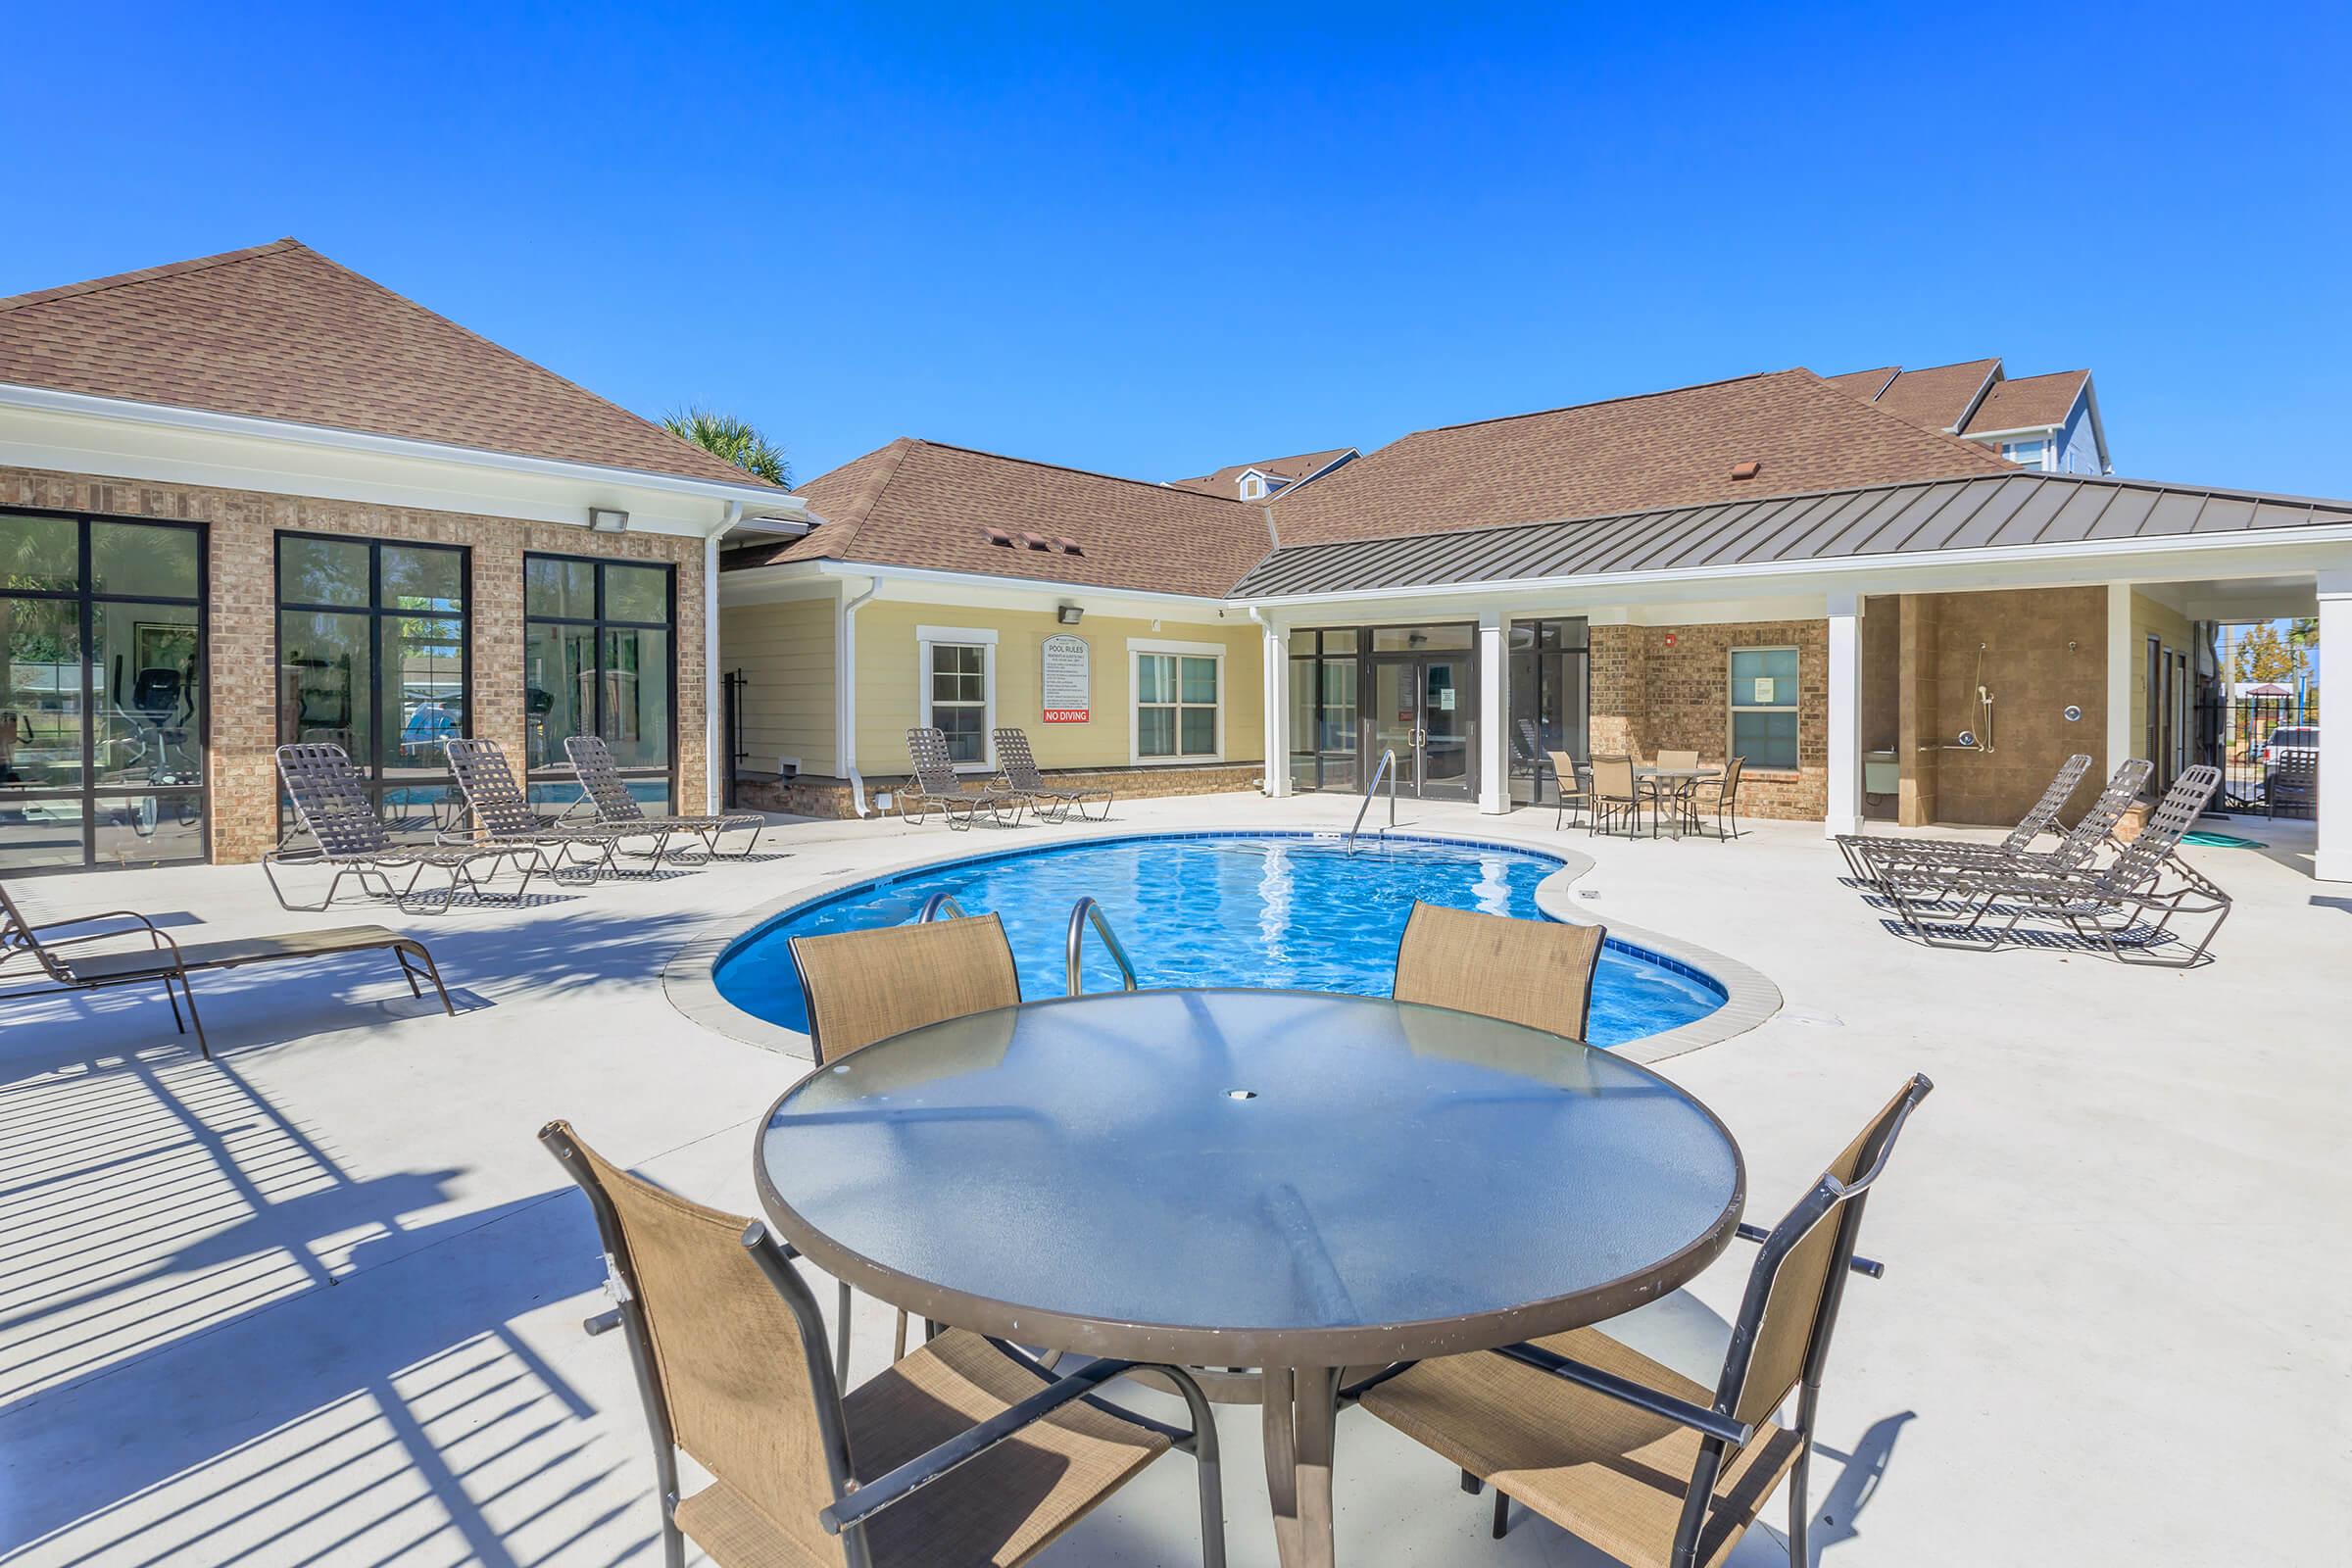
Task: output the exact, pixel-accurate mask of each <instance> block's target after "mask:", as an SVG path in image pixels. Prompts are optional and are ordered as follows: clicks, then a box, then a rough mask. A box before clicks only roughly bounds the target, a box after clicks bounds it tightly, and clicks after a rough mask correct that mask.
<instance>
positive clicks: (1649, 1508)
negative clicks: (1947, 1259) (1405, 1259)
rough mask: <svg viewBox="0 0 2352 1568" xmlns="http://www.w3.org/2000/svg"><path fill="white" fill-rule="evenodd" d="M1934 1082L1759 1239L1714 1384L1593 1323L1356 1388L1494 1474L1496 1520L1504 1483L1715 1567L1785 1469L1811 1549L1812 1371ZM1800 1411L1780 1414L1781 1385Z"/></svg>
mask: <svg viewBox="0 0 2352 1568" xmlns="http://www.w3.org/2000/svg"><path fill="white" fill-rule="evenodd" d="M1934 1087H1935V1086H1934V1085H1933V1084H1931V1083H1930V1082H1929V1081H1928V1080H1927V1079H1926V1078H1924V1077H1914V1078H1913V1079H1912V1080H1911V1081H1910V1082H1909V1083H1907V1084H1905V1085H1904V1086H1903V1089H1902V1091H1901V1093H1899V1094H1897V1095H1896V1096H1895V1097H1894V1099H1893V1100H1891V1101H1889V1102H1888V1103H1887V1106H1886V1108H1885V1109H1883V1110H1881V1111H1880V1112H1879V1113H1878V1114H1877V1115H1876V1116H1874V1117H1873V1118H1871V1121H1870V1124H1869V1125H1868V1126H1867V1127H1865V1128H1863V1129H1862V1133H1861V1135H1860V1136H1859V1137H1857V1138H1856V1139H1855V1140H1854V1141H1853V1142H1852V1143H1851V1144H1848V1145H1847V1146H1846V1148H1845V1151H1844V1152H1842V1153H1840V1154H1839V1155H1838V1157H1837V1159H1835V1160H1833V1161H1832V1162H1831V1163H1830V1166H1829V1168H1828V1169H1827V1170H1826V1171H1824V1172H1823V1173H1822V1176H1821V1179H1820V1180H1819V1181H1817V1182H1816V1183H1814V1185H1813V1187H1812V1190H1811V1191H1809V1192H1807V1193H1806V1194H1805V1196H1804V1197H1803V1198H1802V1199H1801V1200H1799V1201H1798V1202H1797V1204H1796V1206H1795V1207H1794V1208H1792V1209H1790V1210H1789V1213H1788V1215H1787V1216H1786V1217H1785V1218H1784V1219H1782V1221H1781V1222H1780V1224H1778V1225H1776V1226H1774V1227H1773V1228H1772V1229H1771V1230H1770V1231H1765V1230H1762V1229H1759V1228H1758V1227H1756V1226H1753V1225H1741V1226H1740V1231H1739V1234H1740V1238H1741V1239H1742V1240H1745V1241H1750V1242H1754V1243H1757V1244H1758V1248H1757V1253H1756V1260H1755V1263H1754V1264H1753V1265H1752V1266H1751V1267H1750V1269H1749V1270H1748V1277H1747V1291H1746V1295H1745V1296H1744V1297H1743V1298H1742V1299H1741V1301H1740V1315H1739V1318H1738V1320H1737V1322H1736V1323H1735V1324H1734V1326H1733V1329H1732V1335H1731V1342H1730V1348H1729V1350H1728V1351H1727V1352H1726V1354H1725V1356H1724V1360H1723V1368H1722V1372H1721V1374H1720V1375H1719V1376H1718V1377H1717V1379H1716V1383H1715V1387H1714V1389H1713V1390H1711V1391H1710V1390H1709V1389H1707V1388H1706V1387H1704V1386H1703V1385H1701V1384H1699V1383H1696V1382H1693V1381H1692V1380H1691V1379H1689V1378H1686V1377H1684V1376H1683V1375H1682V1374H1680V1373H1678V1372H1675V1371H1673V1370H1671V1369H1670V1368H1668V1367H1666V1366H1664V1365H1662V1364H1660V1363H1659V1362H1656V1361H1653V1360H1651V1359H1650V1358H1649V1357H1647V1356H1645V1355H1642V1354H1641V1353H1640V1352H1639V1351H1636V1350H1634V1349H1632V1348H1629V1347H1627V1346H1626V1345H1624V1344H1622V1343H1620V1342H1619V1341H1617V1340H1615V1339H1612V1338H1610V1336H1609V1335H1608V1334H1607V1333H1605V1332H1603V1331H1602V1330H1600V1329H1598V1328H1585V1329H1573V1330H1571V1331H1569V1332H1568V1333H1566V1334H1555V1335H1552V1336H1550V1337H1549V1338H1546V1339H1542V1340H1536V1341H1533V1342H1530V1343H1528V1344H1524V1345H1511V1346H1505V1347H1503V1348H1501V1349H1498V1350H1487V1351H1480V1352H1477V1353H1474V1354H1469V1355H1449V1356H1446V1357H1444V1358H1442V1359H1439V1360H1435V1361H1423V1362H1420V1363H1418V1364H1415V1365H1411V1366H1406V1367H1391V1368H1389V1369H1387V1370H1386V1371H1384V1372H1381V1373H1378V1374H1376V1375H1374V1376H1373V1377H1371V1378H1368V1379H1366V1380H1364V1381H1363V1382H1362V1383H1359V1384H1356V1385H1355V1386H1354V1387H1353V1388H1351V1389H1349V1390H1348V1391H1347V1392H1346V1394H1345V1395H1344V1396H1343V1397H1351V1398H1355V1399H1358V1400H1360V1402H1361V1403H1362V1405H1363V1407H1364V1408H1365V1409H1367V1410H1369V1411H1371V1412H1372V1413H1373V1414H1374V1415H1375V1416H1378V1417H1379V1418H1380V1419H1381V1420H1383V1421H1385V1422H1387V1423H1388V1424H1389V1425H1390V1426H1392V1427H1395V1428H1396V1429H1397V1431H1399V1432H1401V1433H1403V1434H1404V1435H1405V1436H1406V1437H1408V1438H1411V1439H1412V1440H1413V1441H1414V1442H1416V1443H1419V1444H1421V1445H1422V1446H1425V1447H1428V1448H1431V1449H1433V1450H1435V1451H1436V1452H1438V1453H1440V1454H1442V1455H1443V1456H1445V1458H1446V1460H1447V1461H1448V1462H1450V1463H1452V1464H1453V1465H1455V1466H1457V1467H1458V1468H1459V1469H1460V1470H1461V1471H1462V1475H1463V1482H1464V1486H1465V1488H1466V1489H1467V1490H1470V1491H1474V1492H1475V1491H1477V1490H1479V1487H1480V1485H1481V1484H1483V1483H1485V1482H1489V1481H1491V1482H1493V1483H1494V1484H1495V1526H1494V1530H1495V1538H1496V1539H1497V1540H1499V1539H1500V1538H1501V1537H1502V1535H1503V1532H1504V1531H1505V1530H1506V1529H1507V1528H1508V1526H1509V1510H1510V1503H1511V1501H1512V1499H1514V1498H1515V1499H1517V1500H1518V1502H1519V1503H1520V1504H1521V1505H1522V1506H1524V1507H1527V1508H1530V1509H1533V1510H1534V1511H1535V1512H1537V1513H1539V1514H1542V1515H1543V1516H1544V1518H1546V1519H1548V1520H1550V1521H1551V1522H1552V1523H1554V1524H1556V1525H1558V1526H1559V1527H1560V1528H1561V1529H1563V1530H1566V1531H1568V1532H1569V1533H1570V1534H1572V1535H1574V1536H1576V1537H1578V1538H1579V1539H1580V1540H1582V1541H1584V1542H1585V1543H1586V1544H1589V1545H1591V1546H1593V1547H1594V1548H1596V1549H1597V1550H1598V1551H1600V1552H1602V1553H1604V1554H1606V1555H1607V1556H1609V1557H1611V1558H1614V1559H1616V1560H1617V1561H1619V1562H1623V1563H1626V1564H1629V1565H1635V1568H1653V1565H1654V1568H1719V1565H1720V1564H1722V1563H1723V1562H1724V1560H1725V1559H1726V1558H1727V1557H1729V1556H1730V1555H1731V1552H1732V1549H1733V1546H1734V1545H1735V1544H1737V1543H1738V1541H1739V1540H1740V1536H1741V1535H1742V1534H1744V1533H1745V1532H1746V1530H1747V1528H1748V1527H1749V1526H1750V1525H1752V1524H1753V1523H1755V1520H1756V1516H1757V1515H1758V1514H1759V1513H1761V1512H1762V1511H1763V1508H1764V1504H1765V1502H1766V1501H1767V1500H1768V1499H1769V1498H1770V1497H1771V1496H1772V1494H1773V1492H1774V1490H1775V1489H1776V1488H1777V1487H1778V1486H1779V1485H1780V1483H1781V1480H1782V1478H1783V1477H1784V1476H1786V1477H1788V1478H1789V1562H1790V1563H1791V1564H1794V1565H1797V1568H1802V1565H1803V1564H1805V1563H1808V1562H1810V1561H1811V1560H1812V1559H1811V1556H1810V1554H1809V1550H1808V1544H1807V1542H1806V1539H1805V1532H1806V1527H1807V1525H1808V1524H1809V1523H1810V1513H1811V1500H1810V1498H1809V1497H1808V1495H1807V1490H1808V1489H1807V1486H1806V1481H1807V1471H1808V1469H1809V1463H1808V1461H1809V1460H1810V1458H1811V1452H1812V1445H1813V1424H1814V1417H1815V1412H1816V1409H1817V1407H1818V1404H1819V1401H1820V1396H1821V1378H1822V1370H1823V1367H1824V1365H1825V1363H1826V1362H1827V1360H1828V1357H1829V1348H1830V1338H1831V1335H1832V1333H1833V1332H1834V1331H1835V1330H1836V1328H1837V1326H1838V1308H1839V1306H1840V1305H1841V1304H1842V1303H1843V1299H1844V1295H1845V1281H1846V1277H1847V1276H1848V1275H1849V1274H1856V1273H1858V1274H1863V1275H1865V1276H1868V1277H1872V1278H1875V1277H1877V1276H1879V1275H1880V1274H1883V1273H1884V1272H1885V1271H1884V1270H1883V1269H1882V1268H1881V1267H1880V1265H1878V1264H1876V1263H1871V1262H1868V1261H1866V1260H1864V1259H1861V1258H1857V1257H1855V1256H1854V1241H1855V1238H1856V1236H1857V1235H1858V1234H1859V1232H1860V1230H1861V1225H1862V1209H1863V1205H1864V1203H1865V1202H1866V1201H1868V1199H1869V1196H1870V1189H1871V1188H1872V1186H1873V1185H1874V1184H1876V1183H1877V1181H1878V1179H1879V1176H1880V1174H1881V1172H1883V1171H1884V1170H1885V1169H1886V1168H1887V1156H1888V1154H1890V1153H1891V1152H1893V1149H1894V1143H1895V1139H1896V1137H1897V1136H1898V1135H1899V1134H1900V1133H1901V1132H1902V1128H1903V1123H1904V1121H1905V1120H1906V1119H1907V1118H1908V1117H1909V1116H1910V1114H1911V1112H1912V1110H1913V1109H1914V1108H1916V1107H1917V1106H1918V1104H1919V1103H1920V1102H1921V1101H1922V1100H1924V1099H1925V1098H1926V1097H1927V1095H1928V1094H1929V1092H1930V1091H1931V1090H1932V1089H1933V1088H1934ZM1791 1394H1794V1395H1796V1396H1797V1402H1796V1417H1795V1420H1794V1421H1793V1422H1791V1423H1790V1424H1789V1425H1788V1426H1781V1425H1779V1424H1777V1423H1776V1422H1775V1421H1774V1419H1773V1417H1774V1416H1775V1415H1776V1414H1778V1413H1779V1412H1780V1410H1781V1408H1782V1406H1784V1405H1785V1404H1787V1403H1788V1400H1789V1396H1790V1395H1791Z"/></svg>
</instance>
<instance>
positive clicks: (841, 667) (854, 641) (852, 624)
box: [833, 577, 882, 816]
mask: <svg viewBox="0 0 2352 1568" xmlns="http://www.w3.org/2000/svg"><path fill="white" fill-rule="evenodd" d="M881 591H882V583H881V580H880V579H879V578H875V577H868V578H867V579H866V580H865V592H863V593H861V594H859V595H858V597H856V598H855V599H851V600H848V601H846V602H844V603H843V605H842V607H841V620H840V622H839V625H840V631H839V634H838V635H837V636H835V638H834V640H833V752H834V755H835V756H836V757H837V758H839V759H840V763H841V776H842V777H843V778H846V779H848V780H849V781H850V804H851V805H852V806H853V807H855V808H856V809H857V811H858V815H859V816H871V815H873V812H871V811H869V810H867V809H865V775H863V774H862V773H859V772H858V606H860V605H862V604H864V603H865V602H866V601H867V600H868V599H871V598H873V597H874V595H875V594H877V593H879V592H881Z"/></svg>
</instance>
